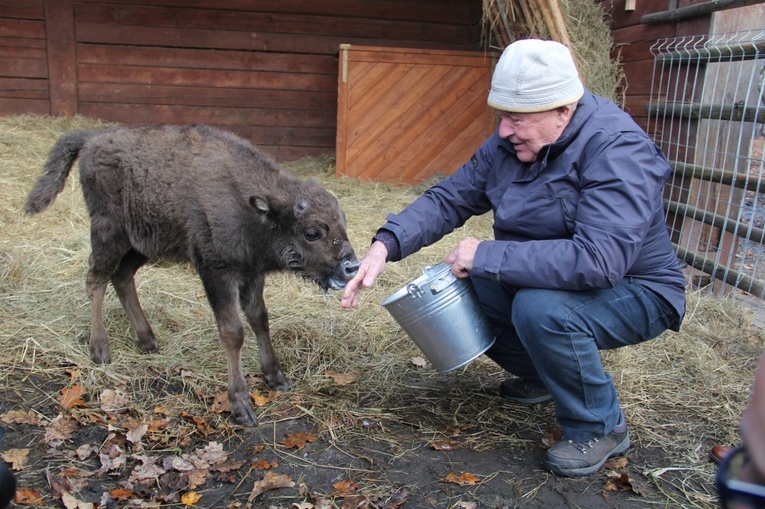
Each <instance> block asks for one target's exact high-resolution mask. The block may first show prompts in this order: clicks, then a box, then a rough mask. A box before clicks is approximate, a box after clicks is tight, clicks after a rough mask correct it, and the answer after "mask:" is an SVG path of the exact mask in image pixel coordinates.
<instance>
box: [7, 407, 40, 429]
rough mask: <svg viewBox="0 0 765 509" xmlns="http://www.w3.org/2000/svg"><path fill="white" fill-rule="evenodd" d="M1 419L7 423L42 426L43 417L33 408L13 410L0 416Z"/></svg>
mask: <svg viewBox="0 0 765 509" xmlns="http://www.w3.org/2000/svg"><path fill="white" fill-rule="evenodd" d="M0 421H2V422H4V423H6V424H31V425H32V426H42V425H43V420H42V418H41V417H40V416H39V415H38V414H37V413H35V412H34V411H33V410H30V411H28V412H23V411H21V410H11V411H9V412H7V413H4V414H2V416H0Z"/></svg>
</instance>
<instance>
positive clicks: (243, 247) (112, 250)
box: [25, 125, 359, 426]
mask: <svg viewBox="0 0 765 509" xmlns="http://www.w3.org/2000/svg"><path fill="white" fill-rule="evenodd" d="M77 158H79V160H80V181H81V183H82V191H83V195H84V198H85V203H86V204H87V207H88V213H89V214H90V219H91V226H90V240H91V255H90V260H89V270H88V275H87V279H86V288H87V293H88V298H89V299H90V304H91V314H92V330H91V333H90V354H91V357H92V358H93V360H94V361H95V362H98V363H108V362H109V361H110V353H109V343H108V338H107V335H106V329H105V327H104V321H103V316H102V307H103V300H104V292H105V291H106V286H107V284H108V282H109V281H110V280H111V282H112V285H114V289H115V290H116V292H117V296H118V297H119V299H120V302H121V303H122V306H123V307H124V308H125V311H126V313H127V316H128V318H129V320H130V324H131V325H132V327H133V329H135V332H136V336H137V342H138V346H139V347H140V349H141V351H143V352H156V351H157V350H158V347H157V339H156V337H155V336H154V332H153V331H152V329H151V326H150V325H149V323H148V322H147V321H146V317H145V316H144V313H143V310H142V309H141V305H140V303H139V302H138V295H137V294H136V289H135V284H134V280H133V276H134V274H135V272H136V271H137V270H138V268H139V267H141V266H142V265H143V264H145V263H146V262H148V261H152V260H157V259H164V260H170V261H189V262H191V264H192V265H193V266H194V268H195V269H196V271H197V273H198V274H199V277H200V279H201V280H202V284H203V285H204V289H205V292H206V294H207V299H208V301H209V303H210V307H211V308H212V310H213V313H214V314H215V319H216V321H217V324H218V331H219V334H220V338H221V342H222V343H223V347H224V348H225V350H226V357H227V361H228V397H229V401H230V403H231V413H232V416H233V418H234V419H235V420H236V421H237V422H239V423H240V424H243V425H246V426H252V425H255V424H256V423H257V419H256V416H255V412H254V410H253V407H252V403H251V402H250V397H249V391H248V389H247V384H246V382H245V379H244V374H243V372H242V362H241V350H242V345H243V342H244V327H243V326H242V322H241V320H240V318H239V312H238V308H237V305H238V306H241V308H242V310H243V312H244V315H245V316H246V317H247V321H248V322H249V324H250V326H251V327H252V329H253V331H254V332H255V335H256V337H257V340H258V346H259V350H260V361H261V368H262V370H263V374H264V375H265V379H266V381H267V383H268V385H269V386H270V387H272V388H276V389H280V390H289V388H290V384H289V381H288V380H287V378H286V377H285V376H284V374H283V373H282V370H281V366H280V365H279V361H278V359H277V357H276V353H275V352H274V349H273V346H272V345H271V338H270V335H269V330H268V314H267V312H266V306H265V303H264V301H263V284H264V279H265V275H266V274H267V273H269V272H273V271H279V270H291V271H293V272H294V273H296V274H298V275H300V276H302V277H304V278H306V279H309V280H312V281H314V282H316V283H317V284H318V285H319V286H320V287H321V288H322V289H323V290H325V291H326V290H327V289H330V288H331V289H341V288H343V287H344V286H345V284H346V283H347V282H348V280H350V279H351V278H352V277H353V276H354V275H355V274H356V272H357V271H358V268H359V261H358V260H357V258H356V255H355V254H354V252H353V248H352V247H351V245H350V243H349V242H348V236H347V234H346V230H345V217H344V216H343V213H342V211H341V210H340V207H339V205H338V203H337V200H336V199H335V198H334V197H333V196H332V195H331V194H330V193H328V192H327V191H326V190H325V189H323V188H322V187H321V186H320V185H319V184H318V183H317V182H316V181H313V180H300V179H298V178H296V177H295V176H293V175H291V174H289V173H287V172H285V171H283V170H281V169H279V168H278V167H277V166H276V165H275V163H273V162H272V161H271V160H270V159H268V158H266V157H265V156H263V155H262V154H261V153H259V152H258V151H257V150H256V149H255V148H254V147H253V146H252V145H251V144H249V143H248V142H246V141H244V140H243V139H241V138H238V137H236V136H234V135H232V134H230V133H226V132H223V131H220V130H217V129H214V128H211V127H207V126H199V125H193V126H142V127H122V128H116V129H110V130H106V131H74V132H71V133H69V134H66V135H65V136H63V137H61V138H60V139H59V140H58V141H57V142H56V144H55V145H54V146H53V148H52V150H51V153H50V155H49V158H48V161H47V163H46V165H45V173H44V174H43V175H42V176H41V177H40V179H39V180H38V182H37V184H36V185H35V187H34V189H33V190H32V191H31V192H30V194H29V196H28V198H27V203H26V206H25V210H26V212H27V213H28V214H36V213H38V212H41V211H43V210H45V209H46V208H47V207H48V206H49V205H50V204H51V203H52V202H53V201H54V200H55V198H56V196H57V195H58V194H59V193H60V192H61V191H62V189H63V188H64V185H65V183H66V179H67V177H68V175H69V172H70V171H71V168H72V165H73V164H74V161H75V160H76V159H77Z"/></svg>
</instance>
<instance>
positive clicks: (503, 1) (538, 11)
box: [483, 0, 581, 74]
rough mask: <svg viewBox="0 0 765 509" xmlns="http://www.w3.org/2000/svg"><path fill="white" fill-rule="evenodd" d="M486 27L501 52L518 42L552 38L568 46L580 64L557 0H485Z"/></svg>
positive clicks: (484, 22) (484, 18)
mask: <svg viewBox="0 0 765 509" xmlns="http://www.w3.org/2000/svg"><path fill="white" fill-rule="evenodd" d="M483 25H484V29H486V28H487V27H488V29H489V31H490V33H491V38H490V40H491V46H492V47H494V48H496V49H499V50H500V51H501V50H503V49H504V48H505V47H507V45H509V44H510V43H511V42H513V41H516V40H518V39H528V38H532V37H534V38H541V39H552V40H554V41H558V42H560V43H561V44H565V45H566V46H567V47H568V49H569V50H571V53H572V55H573V56H574V62H576V61H577V58H576V52H575V51H574V47H573V45H572V44H571V39H570V37H569V33H568V30H567V29H566V21H565V19H564V16H563V13H562V12H561V9H560V4H559V3H558V0H483ZM487 35H488V34H487ZM577 67H578V63H577ZM580 74H581V73H580Z"/></svg>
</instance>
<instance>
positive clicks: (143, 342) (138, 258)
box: [112, 249, 159, 353]
mask: <svg viewBox="0 0 765 509" xmlns="http://www.w3.org/2000/svg"><path fill="white" fill-rule="evenodd" d="M146 260H147V258H146V257H145V256H143V255H142V254H139V253H137V252H136V251H134V250H132V249H131V250H130V251H128V252H127V253H126V254H125V256H123V257H122V261H120V265H119V267H117V271H116V272H115V273H114V275H113V276H112V285H114V290H115V291H116V292H117V297H119V299H120V302H121V303H122V307H123V308H124V309H125V312H126V313H127V316H128V320H129V321H130V325H131V326H132V327H133V330H134V331H135V334H136V340H137V342H138V347H139V348H140V349H141V352H143V353H155V352H158V351H159V346H158V345H157V338H156V336H154V331H152V330H151V325H149V322H148V321H147V320H146V315H144V313H143V309H142V308H141V303H140V301H139V300H138V293H137V292H136V290H135V279H134V276H135V273H136V271H137V270H138V269H139V268H140V267H141V266H142V265H143V264H144V263H146Z"/></svg>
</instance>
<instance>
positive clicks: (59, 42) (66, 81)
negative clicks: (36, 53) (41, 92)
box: [44, 0, 78, 116]
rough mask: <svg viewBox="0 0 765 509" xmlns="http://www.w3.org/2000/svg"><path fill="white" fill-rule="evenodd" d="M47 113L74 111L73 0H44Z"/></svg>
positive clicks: (73, 112)
mask: <svg viewBox="0 0 765 509" xmlns="http://www.w3.org/2000/svg"><path fill="white" fill-rule="evenodd" d="M44 7H45V36H46V39H47V46H46V47H47V51H48V94H49V97H50V114H51V115H66V116H74V115H76V114H77V110H78V108H77V103H78V101H77V59H76V47H75V40H74V6H73V0H44Z"/></svg>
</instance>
